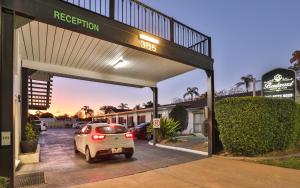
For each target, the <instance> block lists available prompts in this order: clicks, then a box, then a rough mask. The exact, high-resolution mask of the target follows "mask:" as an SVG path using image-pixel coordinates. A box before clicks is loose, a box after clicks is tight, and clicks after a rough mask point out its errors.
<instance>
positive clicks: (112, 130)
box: [95, 126, 127, 134]
mask: <svg viewBox="0 0 300 188" xmlns="http://www.w3.org/2000/svg"><path fill="white" fill-rule="evenodd" d="M95 132H96V133H99V134H119V133H126V132H127V129H126V127H124V126H105V127H96V129H95Z"/></svg>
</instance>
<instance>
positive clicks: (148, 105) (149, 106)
mask: <svg viewBox="0 0 300 188" xmlns="http://www.w3.org/2000/svg"><path fill="white" fill-rule="evenodd" d="M143 107H144V108H152V107H153V102H152V101H148V102H147V103H144V104H143Z"/></svg>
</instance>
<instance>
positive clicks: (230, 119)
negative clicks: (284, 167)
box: [215, 97, 300, 156]
mask: <svg viewBox="0 0 300 188" xmlns="http://www.w3.org/2000/svg"><path fill="white" fill-rule="evenodd" d="M215 112H216V119H217V122H218V126H219V129H220V139H221V141H222V143H223V145H224V148H225V150H227V151H228V152H231V153H233V154H237V155H246V156H253V155H257V154H263V153H266V152H270V151H273V150H282V149H286V148H288V147H289V146H290V145H291V144H294V143H296V142H297V139H299V130H300V129H299V125H300V124H299V122H300V121H299V120H300V119H299V118H300V117H299V115H297V114H298V112H300V108H299V106H298V105H297V104H296V103H295V102H294V101H292V100H289V99H277V98H265V97H242V98H226V99H223V100H221V101H219V102H217V103H216V108H215Z"/></svg>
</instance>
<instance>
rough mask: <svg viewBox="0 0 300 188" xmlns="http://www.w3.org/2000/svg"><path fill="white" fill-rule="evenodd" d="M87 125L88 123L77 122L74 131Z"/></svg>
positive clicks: (73, 126) (74, 124)
mask: <svg viewBox="0 0 300 188" xmlns="http://www.w3.org/2000/svg"><path fill="white" fill-rule="evenodd" d="M84 125H86V122H77V123H73V125H72V128H74V129H82V127H83V126H84Z"/></svg>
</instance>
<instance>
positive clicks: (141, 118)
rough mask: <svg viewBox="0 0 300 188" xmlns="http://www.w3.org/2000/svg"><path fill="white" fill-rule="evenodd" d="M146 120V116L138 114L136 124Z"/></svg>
mask: <svg viewBox="0 0 300 188" xmlns="http://www.w3.org/2000/svg"><path fill="white" fill-rule="evenodd" d="M145 122H146V116H145V115H142V116H138V124H141V123H145Z"/></svg>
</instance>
